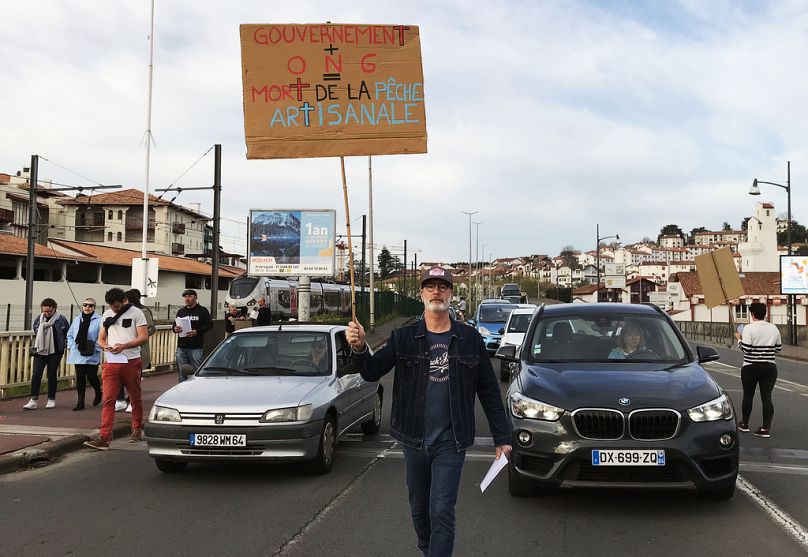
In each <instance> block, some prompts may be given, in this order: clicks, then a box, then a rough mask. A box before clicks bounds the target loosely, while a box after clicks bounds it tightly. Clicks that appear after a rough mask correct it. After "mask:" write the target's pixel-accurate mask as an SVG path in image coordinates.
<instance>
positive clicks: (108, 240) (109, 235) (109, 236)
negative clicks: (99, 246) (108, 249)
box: [107, 232, 112, 242]
mask: <svg viewBox="0 0 808 557" xmlns="http://www.w3.org/2000/svg"><path fill="white" fill-rule="evenodd" d="M111 241H112V232H107V242H111Z"/></svg>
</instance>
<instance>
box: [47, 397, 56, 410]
mask: <svg viewBox="0 0 808 557" xmlns="http://www.w3.org/2000/svg"><path fill="white" fill-rule="evenodd" d="M45 408H56V401H55V400H53V399H52V398H49V399H48V402H47V404H45Z"/></svg>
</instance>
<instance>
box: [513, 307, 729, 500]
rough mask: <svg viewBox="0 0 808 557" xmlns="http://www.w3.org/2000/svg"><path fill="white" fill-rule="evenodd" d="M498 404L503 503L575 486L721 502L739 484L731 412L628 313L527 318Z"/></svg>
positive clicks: (723, 396) (720, 393) (662, 319)
mask: <svg viewBox="0 0 808 557" xmlns="http://www.w3.org/2000/svg"><path fill="white" fill-rule="evenodd" d="M497 357H498V358H501V359H503V360H505V361H510V362H514V363H517V364H518V365H519V372H518V374H517V376H516V377H515V378H514V379H513V381H512V382H511V384H510V387H509V389H508V393H507V407H508V416H509V419H510V422H511V426H512V428H513V453H512V454H511V459H510V462H509V464H508V489H509V491H510V493H511V494H512V495H515V496H524V495H532V494H541V493H549V492H552V491H554V490H555V489H556V488H557V487H559V486H560V485H562V484H565V485H580V486H614V487H627V486H651V487H660V486H673V487H682V486H692V485H695V487H696V488H697V489H698V490H699V491H700V492H701V493H702V494H704V495H705V496H708V497H712V498H715V499H729V498H730V497H732V495H733V493H734V492H735V480H736V477H737V475H738V436H737V427H736V423H735V410H734V408H733V404H732V401H731V399H730V398H729V396H728V395H727V393H725V392H724V390H723V389H722V388H721V387H720V386H719V385H718V383H716V381H715V380H714V379H713V378H712V377H710V375H709V374H708V373H707V372H706V371H705V370H704V368H703V367H702V363H704V362H710V361H713V360H717V359H718V352H717V351H716V350H715V349H714V348H711V347H704V346H698V347H696V354H693V353H692V352H691V350H690V348H689V346H688V343H687V342H686V341H685V339H684V338H683V337H682V335H681V333H680V332H679V330H678V329H677V328H676V326H675V325H674V324H673V322H672V321H671V320H670V318H669V317H668V316H667V315H666V314H665V313H664V312H663V311H661V310H660V309H659V308H657V307H652V306H647V305H639V304H611V303H610V304H564V305H553V306H544V307H542V308H541V309H540V310H539V311H537V312H535V314H534V315H533V317H532V319H531V322H530V324H529V326H528V329H527V332H526V339H525V341H524V343H523V344H522V345H521V347H517V346H514V345H507V346H503V347H501V348H500V349H499V351H498V352H497Z"/></svg>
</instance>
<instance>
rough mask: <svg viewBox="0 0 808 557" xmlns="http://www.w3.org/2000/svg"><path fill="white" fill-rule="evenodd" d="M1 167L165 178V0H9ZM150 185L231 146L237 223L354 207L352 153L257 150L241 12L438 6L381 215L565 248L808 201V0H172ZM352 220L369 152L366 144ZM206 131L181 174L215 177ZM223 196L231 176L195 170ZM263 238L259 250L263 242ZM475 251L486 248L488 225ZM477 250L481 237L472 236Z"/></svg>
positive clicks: (227, 199)
mask: <svg viewBox="0 0 808 557" xmlns="http://www.w3.org/2000/svg"><path fill="white" fill-rule="evenodd" d="M0 15H1V16H2V17H0V37H2V40H0V90H2V102H0V122H2V126H3V130H2V133H0V172H6V173H12V174H13V173H15V172H16V171H18V170H20V169H22V167H24V166H29V163H30V157H31V155H32V154H39V155H41V156H43V157H45V158H46V159H47V160H44V161H42V162H41V164H40V179H41V180H48V179H51V180H53V181H57V182H64V183H69V184H76V185H87V184H89V183H91V182H90V181H88V180H87V179H84V178H81V177H79V176H76V175H75V174H73V173H71V172H68V171H67V170H65V169H63V168H62V167H64V168H67V169H69V170H70V171H72V172H75V173H78V174H80V175H82V176H84V177H87V178H89V179H90V180H91V181H97V182H100V183H106V184H123V185H124V186H125V187H137V188H141V189H142V188H143V184H144V182H145V168H144V167H145V155H144V152H145V149H144V147H143V144H142V142H141V139H142V136H143V133H144V130H145V128H146V90H147V64H148V51H149V45H148V41H147V35H148V28H149V27H148V25H149V2H148V0H138V1H134V0H128V1H125V2H124V1H121V0H117V1H110V0H102V1H89V0H87V1H78V0H62V1H59V2H54V1H52V0H49V1H45V0H27V1H26V2H13V1H11V0H4V1H2V3H1V4H0ZM155 21H156V28H155V43H154V46H155V69H154V96H153V116H152V118H153V119H152V129H153V133H154V137H155V139H156V142H157V146H156V148H155V149H154V150H153V151H152V165H151V188H152V191H153V190H154V188H160V187H166V186H168V185H169V184H171V183H173V182H174V181H175V179H177V177H178V176H180V175H181V174H182V173H183V172H184V171H185V170H186V169H187V168H188V167H190V166H191V165H193V163H194V162H195V161H196V160H197V159H198V158H199V157H200V156H201V155H202V154H203V153H205V151H207V150H208V149H209V148H210V146H211V145H213V144H214V143H221V144H222V146H223V171H222V173H223V178H222V181H223V187H224V195H223V208H222V211H223V216H224V217H225V218H226V219H229V220H225V221H223V234H224V236H225V238H224V241H223V244H224V246H225V248H227V249H235V248H236V247H237V246H238V244H237V243H235V241H236V238H242V239H243V238H244V237H245V236H246V232H245V228H244V225H239V224H237V221H241V222H244V221H246V216H247V211H248V209H249V208H272V207H281V208H288V207H317V208H322V207H333V208H335V209H337V222H338V229H339V230H340V231H341V232H342V233H344V230H345V226H344V224H345V217H344V211H343V208H342V207H343V198H342V184H341V179H340V173H339V160H338V159H293V160H251V161H248V160H247V159H246V156H245V153H246V147H245V143H244V127H243V125H244V122H243V112H242V83H241V56H240V46H239V33H238V25H239V24H240V23H321V22H325V21H331V22H333V23H373V24H410V25H418V26H419V27H420V35H421V46H422V55H423V66H424V82H425V102H426V113H427V131H428V134H429V140H428V149H429V152H428V154H425V155H398V156H386V157H375V158H374V161H373V171H374V172H373V174H374V177H373V201H374V224H375V226H374V229H375V232H374V235H375V241H376V243H378V244H386V245H388V246H393V245H399V244H401V243H402V242H403V240H404V239H407V240H408V246H409V248H410V253H412V250H413V249H415V250H419V251H418V260H419V261H425V260H426V261H435V260H442V261H446V262H452V261H460V260H463V261H465V260H467V259H468V250H469V220H468V217H467V216H466V215H464V214H462V213H461V211H479V213H478V214H477V215H475V216H474V217H473V218H474V220H475V221H479V222H482V224H480V225H479V227H475V229H478V230H479V245H480V248H481V251H480V259H482V256H483V252H482V246H483V244H485V246H486V247H485V252H484V253H485V258H486V259H488V258H489V254H490V253H493V255H494V257H503V256H519V255H528V254H535V253H544V254H550V255H554V254H557V253H558V252H559V250H560V249H561V248H562V247H563V246H566V245H572V246H574V247H575V248H577V249H581V250H589V249H594V247H595V225H596V224H597V223H599V224H600V230H601V235H602V236H604V235H611V234H619V235H620V237H621V239H622V240H623V241H624V243H627V242H636V241H639V240H641V239H642V238H643V237H646V236H648V237H656V234H657V233H658V232H659V229H660V228H661V227H662V226H663V225H665V224H670V223H673V224H678V225H680V226H681V227H682V229H683V230H685V231H689V230H690V229H691V228H693V227H696V226H705V227H707V228H708V229H720V227H721V225H722V224H723V222H725V221H727V222H729V223H730V224H731V225H732V226H733V227H734V228H738V227H739V226H740V223H741V220H742V219H743V217H745V216H748V215H750V214H752V213H753V212H754V206H755V203H756V201H772V202H773V203H774V204H775V207H776V210H777V211H778V212H781V211H782V212H785V209H786V194H785V191H784V190H782V189H780V188H776V187H774V186H763V187H762V191H763V195H762V196H761V197H758V198H753V197H750V196H749V195H747V192H748V190H749V186H750V185H751V181H752V179H753V178H755V177H758V178H760V179H761V180H768V181H772V182H779V183H783V184H785V182H786V161H788V160H791V164H792V182H793V185H794V188H793V195H792V206H793V208H792V210H793V213H794V217H795V218H796V219H797V220H800V221H803V222H807V221H808V216H806V214H805V211H804V208H805V207H806V203H807V202H808V180H806V178H805V177H806V176H808V110H806V105H807V104H808V71H806V69H807V68H808V66H806V63H805V59H806V54H805V53H806V52H808V3H806V2H804V1H802V0H795V1H791V2H789V1H784V2H758V1H754V2H740V1H726V2H722V1H710V2H703V1H701V0H683V1H680V2H673V1H669V2H664V1H647V2H635V1H628V0H626V1H619V0H615V1H603V2H595V1H592V2H586V1H581V2H561V1H547V2H544V1H524V2H516V1H508V2H504V1H503V2H490V1H477V0H452V1H442V0H425V1H418V0H409V1H407V2H401V1H387V0H375V1H374V2H355V1H350V0H343V1H341V2H338V3H335V4H326V3H323V2H316V1H313V0H297V1H295V2H287V3H282V2H267V1H266V0H262V1H253V0H239V1H238V2H221V1H210V0H195V1H193V2H188V1H179V0H156V17H155ZM346 165H347V171H348V186H349V192H350V210H351V218H352V219H354V220H355V221H356V222H355V224H354V225H352V227H354V228H353V230H352V232H353V233H355V234H358V233H360V232H361V220H358V219H360V218H361V215H362V214H363V213H366V212H367V210H368V187H367V157H358V158H349V159H347V161H346ZM212 175H213V156H212V153H210V154H208V155H207V156H206V157H205V158H204V159H202V161H201V162H199V164H197V165H196V166H194V167H193V168H192V169H191V170H190V171H189V172H188V173H187V174H186V175H185V176H184V177H183V178H182V179H181V180H179V181H178V182H176V185H179V186H182V187H194V186H208V185H210V184H211V183H212ZM176 202H177V203H181V204H184V205H188V204H190V203H194V202H200V203H201V204H202V211H203V212H207V213H212V193H211V192H183V193H182V194H181V195H180V196H179V197H178V198H177V200H176ZM243 249H244V248H243V242H242V244H241V250H242V253H243ZM475 251H476V248H475ZM473 258H474V259H476V256H475V255H473Z"/></svg>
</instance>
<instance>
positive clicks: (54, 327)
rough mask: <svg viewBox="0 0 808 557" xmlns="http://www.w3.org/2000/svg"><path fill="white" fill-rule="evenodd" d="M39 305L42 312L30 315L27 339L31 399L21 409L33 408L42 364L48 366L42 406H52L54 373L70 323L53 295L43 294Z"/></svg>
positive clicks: (56, 370)
mask: <svg viewBox="0 0 808 557" xmlns="http://www.w3.org/2000/svg"><path fill="white" fill-rule="evenodd" d="M40 307H41V308H42V313H41V314H40V315H39V317H37V318H36V319H34V325H33V331H34V334H35V336H34V340H33V342H32V343H31V352H32V353H33V354H34V366H33V376H32V377H31V400H29V401H28V402H27V403H26V404H25V406H23V410H36V408H37V402H36V401H37V399H38V398H39V389H40V388H41V386H42V373H43V372H44V371H45V368H47V369H48V402H47V404H45V408H53V407H54V406H56V374H57V372H58V371H59V364H60V363H61V362H62V356H63V355H64V353H65V348H66V347H67V330H68V329H69V328H70V323H68V321H67V319H66V318H65V316H64V315H62V314H61V313H59V312H58V311H57V310H56V301H55V300H54V299H53V298H45V299H44V300H42V303H41V304H40Z"/></svg>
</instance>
